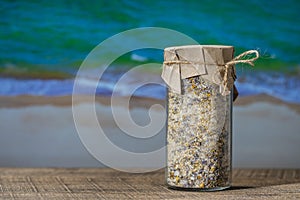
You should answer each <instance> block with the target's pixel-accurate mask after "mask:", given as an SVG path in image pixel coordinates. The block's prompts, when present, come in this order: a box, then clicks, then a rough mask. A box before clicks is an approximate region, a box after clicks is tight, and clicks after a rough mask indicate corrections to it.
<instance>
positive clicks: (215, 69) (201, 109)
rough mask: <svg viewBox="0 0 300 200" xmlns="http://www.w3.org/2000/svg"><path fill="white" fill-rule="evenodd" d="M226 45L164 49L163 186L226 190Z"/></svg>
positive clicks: (230, 68)
mask: <svg viewBox="0 0 300 200" xmlns="http://www.w3.org/2000/svg"><path fill="white" fill-rule="evenodd" d="M233 54H234V48H233V47H232V46H218V45H192V46H177V47H169V48H166V49H165V50H164V67H163V73H162V78H163V79H164V81H165V82H166V84H167V85H168V94H167V95H168V100H167V102H168V104H167V110H168V114H167V116H168V120H167V168H166V182H167V185H168V186H169V187H171V188H182V189H184V188H186V189H197V190H205V191H214V190H222V189H225V188H228V187H230V185H231V174H232V169H231V167H232V164H231V163H232V159H231V158H232V153H231V143H232V142H231V135H232V92H231V91H232V88H233V87H234V86H233V84H234V80H235V68H234V67H235V66H234V64H227V63H229V62H230V61H232V59H233Z"/></svg>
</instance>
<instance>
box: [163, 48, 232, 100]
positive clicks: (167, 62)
mask: <svg viewBox="0 0 300 200" xmlns="http://www.w3.org/2000/svg"><path fill="white" fill-rule="evenodd" d="M233 54H234V47H233V46H221V45H189V46H177V47H168V48H166V49H165V50H164V65H163V72H162V79H163V80H164V81H165V83H166V84H167V85H168V86H169V88H170V89H171V90H172V91H173V92H176V93H178V94H181V79H185V78H189V77H193V76H199V75H200V76H201V77H203V78H204V79H207V80H209V81H212V82H214V83H216V84H218V85H219V86H220V90H223V91H224V90H226V91H231V89H232V87H233V84H234V80H235V66H234V65H229V66H227V67H228V71H227V76H226V73H225V66H226V63H227V62H229V61H231V60H232V59H233ZM225 76H226V77H227V78H225ZM224 79H225V80H226V82H227V83H226V84H224ZM227 94H228V93H227Z"/></svg>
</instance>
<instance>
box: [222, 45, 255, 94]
mask: <svg viewBox="0 0 300 200" xmlns="http://www.w3.org/2000/svg"><path fill="white" fill-rule="evenodd" d="M251 54H255V57H253V58H250V59H244V60H243V59H242V58H243V57H244V56H246V55H251ZM258 58H259V53H258V51H257V50H249V51H245V52H244V53H241V54H240V55H238V56H236V57H235V58H234V59H232V60H231V61H229V62H227V63H226V64H225V65H224V67H225V72H224V76H223V80H222V85H223V87H224V89H223V91H221V94H222V95H228V94H230V91H229V90H228V89H227V87H228V70H229V68H230V67H231V66H232V65H235V64H238V63H246V64H249V65H251V66H254V64H253V62H254V61H255V60H257V59H258ZM233 74H234V76H233V80H234V81H235V79H236V76H235V73H233Z"/></svg>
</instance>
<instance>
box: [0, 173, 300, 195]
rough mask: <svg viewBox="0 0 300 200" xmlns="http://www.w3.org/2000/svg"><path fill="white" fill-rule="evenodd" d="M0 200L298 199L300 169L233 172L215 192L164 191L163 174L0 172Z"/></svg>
mask: <svg viewBox="0 0 300 200" xmlns="http://www.w3.org/2000/svg"><path fill="white" fill-rule="evenodd" d="M0 199H24V200H25V199H30V200H32V199H60V200H63V199H85V200H90V199H151V200H152V199H222V200H224V199H300V169H297V170H295V169H285V170H278V169H276V170H275V169H273V170H272V169H235V170H234V171H233V187H232V188H231V189H228V190H225V191H219V192H192V191H178V190H171V189H168V188H167V187H166V186H165V184H164V171H163V170H160V171H156V172H151V173H146V174H130V173H124V172H119V171H115V170H112V169H103V168H101V169H100V168H99V169H90V168H88V169H87V168H85V169H56V168H36V169H32V168H0Z"/></svg>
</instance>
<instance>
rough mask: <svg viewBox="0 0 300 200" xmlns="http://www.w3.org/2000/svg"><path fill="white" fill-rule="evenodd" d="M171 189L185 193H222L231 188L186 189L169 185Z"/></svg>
mask: <svg viewBox="0 0 300 200" xmlns="http://www.w3.org/2000/svg"><path fill="white" fill-rule="evenodd" d="M167 186H168V188H169V189H172V190H185V191H195V192H214V191H221V190H226V189H228V188H230V187H231V186H230V185H229V186H224V187H214V188H185V187H177V186H171V185H167Z"/></svg>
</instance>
